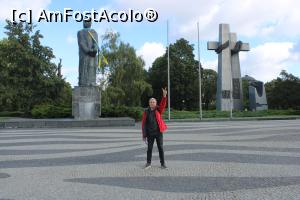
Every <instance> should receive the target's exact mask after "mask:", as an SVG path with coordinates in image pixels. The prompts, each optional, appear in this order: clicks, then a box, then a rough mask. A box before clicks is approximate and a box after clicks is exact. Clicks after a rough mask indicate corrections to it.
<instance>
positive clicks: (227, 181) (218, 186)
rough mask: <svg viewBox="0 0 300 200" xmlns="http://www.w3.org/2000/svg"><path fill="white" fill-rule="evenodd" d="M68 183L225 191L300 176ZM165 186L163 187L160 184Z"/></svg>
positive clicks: (285, 181) (289, 181)
mask: <svg viewBox="0 0 300 200" xmlns="http://www.w3.org/2000/svg"><path fill="white" fill-rule="evenodd" d="M64 181H66V182H75V183H87V184H96V185H108V186H114V187H124V188H131V189H143V190H153V191H161V192H176V193H195V192H197V193H198V192H224V191H235V190H242V189H257V188H270V187H278V186H289V185H298V184H300V177H193V176H190V177H189V176H182V177H176V176H172V177H170V176H166V177H164V176H151V177H99V178H77V179H76V178H75V179H65V180H64ZM161 185H163V187H161Z"/></svg>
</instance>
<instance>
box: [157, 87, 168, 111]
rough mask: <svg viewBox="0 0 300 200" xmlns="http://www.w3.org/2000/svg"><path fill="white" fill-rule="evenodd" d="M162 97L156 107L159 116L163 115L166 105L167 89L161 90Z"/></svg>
mask: <svg viewBox="0 0 300 200" xmlns="http://www.w3.org/2000/svg"><path fill="white" fill-rule="evenodd" d="M162 92H163V96H162V98H161V100H160V103H159V107H158V112H159V113H160V114H163V112H164V111H165V108H166V105H167V93H168V92H167V88H162Z"/></svg>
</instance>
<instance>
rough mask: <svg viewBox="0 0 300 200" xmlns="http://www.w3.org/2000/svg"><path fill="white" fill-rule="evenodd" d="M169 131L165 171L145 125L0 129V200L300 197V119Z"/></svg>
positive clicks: (192, 125) (178, 125)
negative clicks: (149, 157)
mask: <svg viewBox="0 0 300 200" xmlns="http://www.w3.org/2000/svg"><path fill="white" fill-rule="evenodd" d="M168 127H169V129H168V131H167V132H166V133H165V134H164V148H165V158H166V164H167V166H168V167H169V168H168V169H167V170H163V169H160V168H159V166H160V164H159V158H158V152H157V148H156V146H155V148H154V152H153V162H152V168H150V169H148V170H144V169H142V166H143V165H144V164H145V160H146V145H145V143H143V142H142V138H141V132H140V124H136V126H135V127H119V128H118V127H115V128H108V127H106V128H69V129H0V200H19V199H20V200H21V199H26V200H27V199H28V200H48V199H49V200H56V199H57V200H65V199H67V200H90V199H91V200H94V199H95V200H96V199H97V200H110V199H111V200H117V199H122V200H123V199H128V200H134V199H137V200H140V199H143V200H148V199H164V200H167V199H172V200H175V199H203V200H204V199H205V200H208V199H228V200H234V199H241V200H249V199H251V200H252V199H253V200H258V199H264V200H267V199H270V200H299V199H300V120H278V121H275V120H274V121H242V122H238V121H227V122H202V123H199V122H172V123H168Z"/></svg>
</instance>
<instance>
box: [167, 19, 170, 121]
mask: <svg viewBox="0 0 300 200" xmlns="http://www.w3.org/2000/svg"><path fill="white" fill-rule="evenodd" d="M167 47H168V119H169V121H170V120H171V109H170V96H171V91H170V44H169V21H167Z"/></svg>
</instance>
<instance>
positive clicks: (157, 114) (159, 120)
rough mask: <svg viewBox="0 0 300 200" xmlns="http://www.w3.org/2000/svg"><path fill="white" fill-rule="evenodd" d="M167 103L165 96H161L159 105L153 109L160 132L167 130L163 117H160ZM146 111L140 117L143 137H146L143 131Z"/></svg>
mask: <svg viewBox="0 0 300 200" xmlns="http://www.w3.org/2000/svg"><path fill="white" fill-rule="evenodd" d="M166 104H167V98H166V97H162V99H161V101H160V103H159V107H157V109H156V110H155V117H156V121H157V124H158V127H159V131H160V132H161V133H163V132H164V131H165V130H167V128H168V127H167V125H166V124H165V122H164V120H163V118H162V116H161V115H162V114H163V112H164V110H165V107H166ZM146 117H147V114H146V111H144V113H143V117H142V133H143V138H145V137H146V133H145V122H146Z"/></svg>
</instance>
